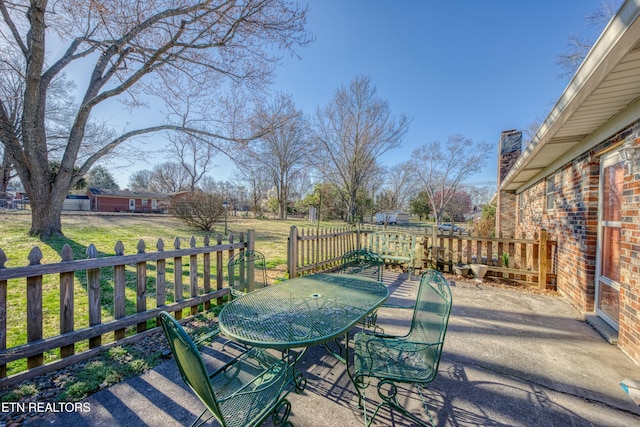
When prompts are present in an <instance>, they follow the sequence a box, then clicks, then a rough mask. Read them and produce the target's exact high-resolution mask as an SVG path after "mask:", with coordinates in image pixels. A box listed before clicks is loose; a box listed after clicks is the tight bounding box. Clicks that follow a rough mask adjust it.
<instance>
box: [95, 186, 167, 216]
mask: <svg viewBox="0 0 640 427" xmlns="http://www.w3.org/2000/svg"><path fill="white" fill-rule="evenodd" d="M87 196H88V197H89V204H90V206H91V210H92V211H95V212H138V213H166V212H167V208H168V204H169V196H168V195H167V194H164V193H154V192H149V191H129V190H110V189H103V188H89V189H88V190H87Z"/></svg>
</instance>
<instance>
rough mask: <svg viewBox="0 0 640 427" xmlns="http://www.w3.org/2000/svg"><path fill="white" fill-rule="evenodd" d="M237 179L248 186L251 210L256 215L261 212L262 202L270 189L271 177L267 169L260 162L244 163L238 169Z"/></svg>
mask: <svg viewBox="0 0 640 427" xmlns="http://www.w3.org/2000/svg"><path fill="white" fill-rule="evenodd" d="M235 179H236V180H237V181H238V182H240V183H242V184H244V185H245V187H246V188H247V190H248V193H249V194H248V197H249V203H250V204H251V210H252V211H253V212H254V214H255V215H259V214H261V213H262V210H263V207H264V206H263V203H262V202H263V201H264V200H265V199H266V198H267V191H269V182H270V179H269V176H268V174H267V171H265V169H264V168H263V167H262V166H261V165H259V164H255V163H251V162H249V163H243V165H242V166H241V167H239V168H238V169H237V172H236V174H235Z"/></svg>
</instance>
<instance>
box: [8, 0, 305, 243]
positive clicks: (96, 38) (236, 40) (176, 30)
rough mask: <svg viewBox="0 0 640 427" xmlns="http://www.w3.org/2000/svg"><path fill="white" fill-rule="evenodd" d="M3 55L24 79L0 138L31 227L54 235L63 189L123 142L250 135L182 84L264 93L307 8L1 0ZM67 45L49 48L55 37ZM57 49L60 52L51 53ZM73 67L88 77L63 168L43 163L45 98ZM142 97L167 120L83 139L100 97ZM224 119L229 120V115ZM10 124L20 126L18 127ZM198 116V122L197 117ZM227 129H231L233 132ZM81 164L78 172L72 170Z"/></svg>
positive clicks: (267, 1)
mask: <svg viewBox="0 0 640 427" xmlns="http://www.w3.org/2000/svg"><path fill="white" fill-rule="evenodd" d="M0 14H1V16H2V24H1V25H0V36H1V37H2V38H3V39H4V40H5V41H7V42H5V43H4V44H3V45H2V47H1V48H2V49H3V52H2V54H3V55H2V56H0V61H1V62H3V63H4V65H6V66H5V67H2V72H3V75H2V77H1V78H0V79H7V78H9V77H10V76H13V77H15V78H18V79H21V80H22V81H23V82H24V91H23V92H22V93H21V100H22V103H23V108H22V111H21V114H20V115H21V117H20V120H18V121H17V122H16V121H12V120H11V117H10V116H9V115H8V108H7V102H9V101H8V100H6V99H0V140H1V141H2V143H3V144H4V146H5V149H6V151H7V152H8V153H9V154H10V155H11V157H12V158H13V162H14V167H15V169H16V171H17V173H18V175H19V177H20V179H21V181H22V183H23V185H24V188H25V191H26V193H27V194H28V196H29V198H30V200H31V208H32V219H31V229H30V231H29V232H30V234H32V235H40V236H41V237H47V236H50V235H55V234H62V223H61V210H62V203H63V201H64V199H65V196H66V195H67V193H68V190H69V189H70V188H71V187H72V186H73V185H74V183H75V182H76V181H77V180H79V179H80V178H81V177H82V176H84V175H85V174H86V173H87V171H88V170H89V169H90V168H91V166H92V165H93V164H94V163H95V162H96V161H97V160H99V159H100V158H102V157H104V156H106V155H108V154H110V153H113V152H114V150H117V149H118V148H119V147H120V146H121V145H123V144H125V143H126V142H128V141H130V140H131V139H132V138H136V137H139V136H142V135H148V134H150V133H153V132H163V131H167V132H171V131H182V132H187V133H191V134H193V135H198V136H199V137H201V138H205V139H206V140H207V141H208V142H209V143H210V144H213V145H215V144H216V141H234V142H235V141H241V142H246V141H247V140H249V139H252V138H255V137H257V136H260V135H262V134H263V132H266V131H268V130H259V132H258V133H257V134H250V133H242V134H241V133H240V132H239V131H238V132H237V131H236V130H235V129H233V128H230V127H227V126H225V123H221V121H220V120H219V117H225V116H224V115H223V114H222V113H221V112H220V111H216V110H213V111H211V110H202V109H200V108H198V106H196V108H189V106H190V104H188V103H185V102H184V101H185V99H186V96H187V95H188V96H191V95H192V93H191V92H190V91H181V90H180V88H181V87H184V86H183V84H184V83H185V82H194V81H197V82H199V83H203V82H207V84H208V86H207V88H208V90H207V91H205V92H206V93H203V95H205V96H207V95H210V94H212V93H216V92H218V91H221V90H223V89H224V88H225V87H228V86H231V85H236V86H243V87H247V88H250V89H251V90H253V91H257V90H260V89H261V88H262V86H263V85H264V84H265V83H267V82H268V81H269V77H270V76H271V75H272V72H273V66H274V64H275V63H276V61H277V58H276V57H274V55H273V52H276V48H283V49H292V48H293V46H294V45H301V44H304V43H306V42H308V41H309V37H308V35H307V34H306V33H305V32H304V28H303V26H304V23H305V16H306V8H304V7H300V6H298V5H297V4H294V3H292V2H290V1H288V0H236V1H233V0H232V1H223V0H217V1H216V0H208V1H207V0H201V1H198V0H185V1H181V2H175V1H173V0H132V1H125V2H122V1H115V0H105V1H100V2H94V1H84V2H83V1H75V0H59V1H56V2H52V3H51V4H50V2H48V1H46V0H32V1H31V2H30V3H28V4H25V3H24V2H11V1H6V0H0ZM53 37H55V38H57V39H58V40H60V41H61V42H62V43H66V48H63V49H61V50H53V49H50V48H49V42H50V39H51V38H53ZM50 52H62V53H61V54H60V56H59V57H47V53H50ZM8 53H10V54H18V55H20V56H21V58H23V64H24V66H23V67H21V68H15V67H14V68H12V67H10V66H9V65H8V64H7V63H6V62H5V59H4V58H6V57H7V55H6V54H8ZM74 64H80V65H82V66H83V68H84V69H85V70H87V72H86V73H85V76H87V81H86V82H85V83H84V84H83V86H81V87H80V92H81V94H80V104H79V106H77V107H76V109H75V111H74V113H73V114H72V115H71V116H70V119H71V120H70V122H71V126H70V128H69V129H68V130H67V131H66V132H65V133H64V135H63V138H61V139H59V140H57V143H60V142H62V144H60V148H61V152H60V154H59V161H60V166H61V167H60V168H59V170H58V172H57V173H55V174H52V173H51V172H50V171H49V168H48V164H49V160H50V159H49V153H50V144H51V143H52V140H51V138H50V135H49V132H48V130H47V127H46V123H45V121H46V119H45V117H46V113H47V111H48V110H50V109H51V105H50V104H49V103H48V94H49V91H50V89H51V84H52V81H53V80H54V78H55V77H56V76H58V75H60V74H61V73H62V72H63V71H64V70H65V69H67V68H68V67H70V66H72V65H74ZM142 95H145V96H146V97H149V96H151V97H154V99H153V101H154V103H156V101H157V100H158V99H159V100H161V101H164V104H163V105H164V107H165V108H166V109H167V111H166V113H167V114H168V116H167V117H166V118H165V119H164V120H162V119H161V117H162V116H161V115H156V116H159V121H158V123H157V124H155V125H152V126H148V127H144V128H134V129H125V128H122V129H119V130H118V133H117V134H116V135H113V136H109V137H108V138H107V137H106V136H103V137H102V138H98V139H96V140H93V141H91V142H92V144H89V145H87V144H86V142H87V138H86V137H87V133H88V131H89V130H90V129H89V123H90V120H91V118H92V114H96V113H95V109H96V107H98V106H101V105H108V101H111V100H120V101H122V102H123V103H124V104H125V106H126V107H127V108H130V109H132V110H133V109H135V108H137V107H140V106H143V105H144V102H145V101H146V99H148V98H145V97H143V96H142ZM228 117H231V115H229V116H228ZM16 123H18V124H16ZM205 124H206V125H205ZM230 129H231V130H230ZM75 166H78V169H77V172H74V167H75Z"/></svg>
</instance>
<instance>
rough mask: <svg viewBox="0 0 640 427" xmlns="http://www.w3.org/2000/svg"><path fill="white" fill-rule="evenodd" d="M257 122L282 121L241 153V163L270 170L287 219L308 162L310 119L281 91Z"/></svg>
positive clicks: (259, 125)
mask: <svg viewBox="0 0 640 427" xmlns="http://www.w3.org/2000/svg"><path fill="white" fill-rule="evenodd" d="M254 122H255V125H256V126H257V128H258V129H265V128H267V127H269V126H270V124H271V123H281V125H280V126H279V127H278V128H277V129H275V130H274V131H272V132H269V133H267V134H266V135H264V136H263V137H262V138H259V139H257V140H256V141H254V142H252V143H251V144H249V146H247V147H246V149H245V150H244V153H243V154H242V155H241V156H240V157H239V160H238V163H239V167H240V168H243V167H245V165H246V164H247V163H253V164H256V165H260V167H261V168H263V169H264V170H265V171H266V173H267V174H268V175H269V177H270V180H271V184H272V185H273V188H274V189H275V194H274V197H275V199H276V200H277V214H278V218H280V219H285V218H286V217H287V203H288V201H289V198H290V196H291V192H292V186H293V183H294V182H295V180H296V179H297V178H298V177H299V175H300V174H302V172H303V171H304V170H305V167H306V166H307V164H306V159H307V156H308V154H309V149H308V146H309V141H308V139H309V138H308V126H307V122H306V120H305V118H304V115H303V113H302V111H300V110H296V108H295V105H294V103H293V100H292V99H291V97H290V96H288V95H284V94H278V95H277V96H276V98H275V99H274V101H273V102H272V103H271V104H270V105H268V106H266V107H265V108H262V109H260V110H259V111H258V114H256V117H255V119H254ZM249 170H252V169H251V168H250V169H249Z"/></svg>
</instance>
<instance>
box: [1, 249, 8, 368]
mask: <svg viewBox="0 0 640 427" xmlns="http://www.w3.org/2000/svg"><path fill="white" fill-rule="evenodd" d="M5 262H7V255H6V254H5V253H4V251H3V250H2V249H0V269H2V268H5V266H4V263H5ZM6 348H7V281H6V280H0V350H4V349H6ZM6 376H7V365H4V364H3V365H0V378H4V377H6Z"/></svg>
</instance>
